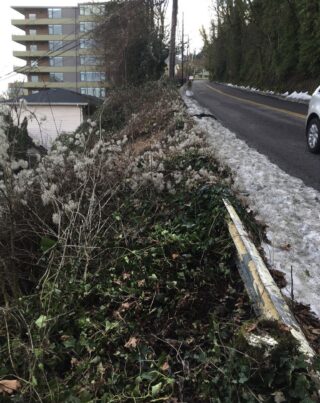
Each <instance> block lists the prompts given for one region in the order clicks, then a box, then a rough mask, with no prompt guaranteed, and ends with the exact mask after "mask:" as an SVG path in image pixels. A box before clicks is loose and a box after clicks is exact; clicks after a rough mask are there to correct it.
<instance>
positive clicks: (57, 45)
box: [49, 41, 63, 50]
mask: <svg viewBox="0 0 320 403" xmlns="http://www.w3.org/2000/svg"><path fill="white" fill-rule="evenodd" d="M62 46H63V43H62V41H49V50H59V49H61V48H62Z"/></svg>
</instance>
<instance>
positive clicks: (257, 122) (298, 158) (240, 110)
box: [192, 81, 320, 191]
mask: <svg viewBox="0 0 320 403" xmlns="http://www.w3.org/2000/svg"><path fill="white" fill-rule="evenodd" d="M192 91H193V93H194V97H195V99H196V100H197V101H198V102H199V103H200V104H201V105H202V106H204V107H206V108H207V109H209V110H210V112H211V113H212V114H213V115H214V116H215V117H216V118H217V119H218V121H220V122H221V123H222V124H223V125H224V126H225V127H227V128H229V129H230V130H231V131H233V132H234V133H236V134H237V136H238V138H240V139H242V140H244V141H245V142H246V143H247V144H248V145H249V146H250V147H252V148H255V149H256V150H257V151H259V152H260V153H261V154H265V155H266V156H267V157H268V158H269V160H270V161H272V162H273V163H275V164H277V165H278V166H279V167H280V168H281V169H282V170H284V171H285V172H287V173H288V174H290V175H292V176H295V177H297V178H300V179H302V180H303V182H304V183H305V184H306V185H307V186H311V187H313V188H314V189H316V190H318V191H320V155H314V154H311V153H310V152H309V151H308V149H307V145H306V140H305V128H304V125H305V117H306V114H307V109H308V106H307V105H305V104H301V103H295V102H290V101H284V100H281V99H276V98H273V97H270V96H264V95H259V94H256V93H251V92H249V91H245V90H241V89H237V88H233V87H228V86H226V85H222V84H215V83H209V82H207V81H195V82H194V83H193V88H192Z"/></svg>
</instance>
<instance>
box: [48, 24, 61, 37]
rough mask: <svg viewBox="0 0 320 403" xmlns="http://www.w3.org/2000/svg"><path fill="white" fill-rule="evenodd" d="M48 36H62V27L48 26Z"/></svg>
mask: <svg viewBox="0 0 320 403" xmlns="http://www.w3.org/2000/svg"><path fill="white" fill-rule="evenodd" d="M49 35H62V25H49Z"/></svg>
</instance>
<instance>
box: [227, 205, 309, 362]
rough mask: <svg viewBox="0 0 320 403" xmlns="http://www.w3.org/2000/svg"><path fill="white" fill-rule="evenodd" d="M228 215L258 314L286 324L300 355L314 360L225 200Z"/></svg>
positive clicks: (241, 267)
mask: <svg viewBox="0 0 320 403" xmlns="http://www.w3.org/2000/svg"><path fill="white" fill-rule="evenodd" d="M223 201H224V204H225V206H226V209H227V211H228V213H229V217H230V220H229V223H228V226H229V232H230V235H231V237H232V239H233V242H234V244H235V247H236V249H237V252H238V266H239V272H240V275H241V277H242V279H243V281H244V284H245V287H246V290H247V292H248V294H249V297H250V299H251V300H252V301H253V304H254V307H255V310H256V313H257V314H258V315H260V316H262V317H264V318H265V319H269V320H275V321H278V322H282V323H283V324H285V325H286V326H287V327H288V328H289V330H290V332H291V334H292V336H293V337H294V338H295V339H296V340H297V341H298V343H299V347H300V351H301V352H302V353H303V354H304V355H305V356H306V357H307V359H311V358H313V357H314V356H315V352H314V351H313V349H312V348H311V346H310V345H309V343H308V341H307V339H306V338H305V335H304V334H303V331H302V330H301V328H300V326H299V324H298V323H297V321H296V319H295V318H294V316H293V314H292V312H291V310H290V308H289V306H288V304H287V303H286V301H285V299H284V297H283V295H282V294H281V291H280V290H279V288H278V286H277V285H276V283H275V281H274V280H273V278H272V277H271V274H270V272H269V270H268V269H267V267H266V265H265V264H264V262H263V260H262V258H261V256H260V254H259V252H258V250H257V248H256V247H255V245H254V244H253V242H252V241H251V240H250V238H249V235H248V233H247V231H246V230H245V228H244V226H243V224H242V222H241V220H240V218H239V216H238V214H237V213H236V211H235V209H234V208H233V206H232V205H231V204H230V202H229V201H228V200H225V199H224V200H223Z"/></svg>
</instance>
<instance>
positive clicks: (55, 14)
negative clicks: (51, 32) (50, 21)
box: [48, 8, 61, 18]
mask: <svg viewBox="0 0 320 403" xmlns="http://www.w3.org/2000/svg"><path fill="white" fill-rule="evenodd" d="M48 17H49V18H61V8H48Z"/></svg>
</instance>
